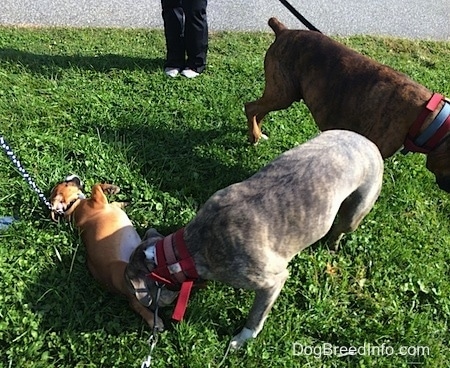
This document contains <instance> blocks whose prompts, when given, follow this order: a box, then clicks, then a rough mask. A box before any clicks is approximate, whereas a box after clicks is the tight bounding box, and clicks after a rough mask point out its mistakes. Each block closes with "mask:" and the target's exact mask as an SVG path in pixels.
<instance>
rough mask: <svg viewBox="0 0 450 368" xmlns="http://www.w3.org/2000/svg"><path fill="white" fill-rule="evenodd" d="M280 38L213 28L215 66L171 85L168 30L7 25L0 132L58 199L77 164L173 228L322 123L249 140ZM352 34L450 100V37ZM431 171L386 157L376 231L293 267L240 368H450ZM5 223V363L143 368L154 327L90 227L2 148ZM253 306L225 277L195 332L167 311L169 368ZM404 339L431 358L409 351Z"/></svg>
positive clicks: (0, 358) (214, 342)
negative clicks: (108, 284) (122, 289)
mask: <svg viewBox="0 0 450 368" xmlns="http://www.w3.org/2000/svg"><path fill="white" fill-rule="evenodd" d="M272 38H273V37H272V35H271V34H261V33H217V34H213V35H211V38H210V52H209V62H208V69H207V71H206V73H205V74H204V75H202V76H201V77H200V78H198V79H194V80H187V79H182V78H179V79H175V80H172V79H168V78H166V77H165V75H164V74H163V72H162V64H163V59H164V53H165V45H164V39H163V36H162V32H161V31H144V30H106V29H95V30H94V29H85V30H76V29H15V28H1V29H0V132H1V133H2V134H4V136H5V138H6V139H7V140H8V141H9V143H10V145H11V146H12V147H13V149H14V150H15V153H16V155H17V156H18V157H19V158H20V159H21V161H22V163H23V164H24V165H25V166H26V168H27V169H28V171H29V172H30V173H31V174H32V176H33V177H34V178H35V180H36V181H37V183H38V185H39V186H40V187H42V188H43V189H44V190H45V191H46V193H48V191H49V190H50V189H51V187H52V185H53V184H55V183H56V182H57V181H59V180H61V179H62V178H63V177H64V176H65V175H67V174H69V173H77V174H78V175H80V176H81V177H82V178H83V179H84V180H85V182H86V186H87V189H89V188H90V187H91V185H92V184H94V183H95V182H99V181H107V182H112V183H115V184H117V185H119V186H120V187H121V188H122V192H121V194H119V195H117V196H116V198H119V199H122V200H128V201H130V202H131V204H130V206H129V207H128V208H127V213H128V214H129V216H130V218H131V219H132V221H133V222H134V224H135V225H136V227H137V229H138V231H139V232H140V233H143V232H144V231H145V229H146V228H147V227H149V226H154V227H156V228H157V229H158V230H160V231H161V232H163V233H166V234H167V233H169V232H171V231H174V230H176V229H177V228H179V227H181V226H183V225H185V224H186V223H187V222H188V221H189V220H190V219H192V218H193V216H194V215H195V213H196V211H197V210H198V208H199V207H200V206H201V204H202V203H203V202H204V201H205V200H206V199H207V198H208V197H209V196H210V195H211V194H212V193H214V192H215V191H216V190H218V189H219V188H223V187H225V186H226V185H228V184H230V183H233V182H236V181H240V180H243V179H245V178H247V177H248V176H249V175H251V174H252V173H254V172H256V171H257V170H258V169H259V168H261V167H262V166H263V165H265V164H266V163H267V162H268V161H270V160H271V159H273V158H274V157H276V156H277V155H278V154H280V153H281V152H283V151H286V150H288V149H289V148H291V147H293V146H295V145H296V144H298V143H301V142H304V141H305V140H307V139H309V138H310V137H312V136H314V135H315V134H316V133H317V128H316V127H315V125H314V123H313V121H312V119H311V116H310V115H309V113H308V110H307V109H306V107H305V106H304V105H303V104H301V103H298V104H295V105H294V106H292V107H291V108H290V109H288V110H285V111H280V112H276V113H275V112H274V113H271V114H270V115H269V116H268V117H267V118H266V122H265V125H264V127H265V131H266V132H267V133H268V134H269V136H270V139H269V141H267V142H263V143H262V144H260V145H258V146H256V147H253V146H250V145H249V144H247V141H246V122H245V117H244V114H243V112H242V108H243V103H244V102H247V101H250V100H254V99H256V98H258V97H259V96H260V95H261V92H262V90H263V86H264V78H263V56H264V53H265V50H266V49H267V47H268V45H269V44H270V43H271V42H272ZM340 40H341V41H342V42H344V43H346V44H348V45H350V46H351V47H353V48H355V49H357V50H359V51H360V52H362V53H364V54H366V55H369V56H370V57H373V58H375V59H377V60H379V61H381V62H384V63H386V64H389V65H391V66H392V67H394V68H397V69H399V70H401V71H403V72H405V73H407V74H409V75H411V76H412V77H413V78H414V79H416V80H417V81H419V82H421V83H423V84H425V85H426V86H428V87H429V88H430V89H433V90H437V91H440V92H441V93H444V94H446V95H447V96H450V68H449V67H448V52H449V47H450V44H449V43H448V42H432V41H408V40H399V39H390V38H374V37H351V38H346V39H340ZM424 163H425V157H424V156H423V155H408V156H406V157H403V156H401V155H396V156H394V157H392V158H390V159H388V160H387V161H386V170H385V176H384V186H383V191H382V194H381V196H380V198H379V200H378V202H377V204H376V206H375V207H374V209H373V210H372V212H371V213H370V214H369V216H368V217H367V218H366V219H365V220H364V222H363V224H362V226H361V227H360V228H359V229H358V230H357V231H356V232H355V233H353V234H350V235H348V236H347V237H346V238H344V240H343V244H342V251H341V252H340V253H339V254H337V255H335V256H332V255H330V254H329V253H328V251H327V250H326V249H325V247H324V246H321V245H319V246H318V247H317V248H316V249H314V250H312V249H309V250H307V251H305V252H303V253H302V254H300V255H299V256H297V257H296V258H295V259H294V261H293V262H292V264H291V265H290V272H291V276H290V279H289V280H288V282H287V284H286V286H285V288H284V289H283V291H282V293H281V296H280V298H279V299H278V301H277V303H276V305H275V307H274V308H273V310H272V312H271V314H270V315H269V318H268V320H267V322H266V324H265V327H264V330H263V331H262V333H261V334H260V336H258V338H257V339H256V340H255V341H252V342H250V343H249V344H248V345H247V347H246V348H244V349H243V350H241V351H239V352H237V353H235V354H232V355H230V356H229V357H228V358H227V360H226V362H225V364H224V366H227V367H344V366H345V367H411V366H415V367H447V366H448V361H449V360H450V351H449V348H448V346H449V344H450V335H449V327H450V326H449V318H450V299H449V297H448V292H449V290H450V271H449V263H450V231H449V213H450V200H449V196H448V194H446V193H444V192H442V191H440V190H439V189H438V188H437V186H436V185H435V183H434V178H433V176H432V174H431V173H429V172H428V171H427V170H426V169H425V166H424ZM0 216H15V217H16V218H17V219H18V221H16V222H15V224H14V225H13V226H12V227H10V228H9V229H8V230H7V231H2V232H0V280H1V282H0V367H5V368H6V367H134V366H139V365H140V363H141V361H142V360H143V359H144V358H145V357H146V355H147V354H148V352H149V348H148V345H147V343H146V341H147V339H148V337H149V335H150V331H149V330H148V328H147V327H146V325H145V324H144V322H143V321H142V320H141V319H140V318H139V317H138V316H137V315H136V314H134V313H133V312H132V311H131V310H130V309H129V308H128V305H127V303H126V301H125V300H123V299H122V298H120V297H117V296H115V295H111V294H109V293H107V292H106V291H104V290H103V289H102V288H101V287H100V286H98V285H97V283H96V282H95V281H94V280H93V279H92V278H91V276H90V275H89V273H88V270H87V268H86V265H85V251H84V247H83V246H82V244H81V241H80V238H79V236H78V235H77V233H76V231H74V229H72V227H71V226H70V225H69V224H64V223H61V224H55V223H52V222H51V221H50V219H49V213H48V211H47V210H46V209H45V208H44V207H43V206H42V204H41V203H40V202H39V200H38V198H37V196H36V195H35V194H34V192H32V191H31V190H30V188H29V187H28V186H27V184H26V183H25V182H24V181H23V180H22V178H21V177H20V175H19V174H18V172H17V171H16V170H15V169H14V168H13V166H12V164H11V163H10V162H9V161H8V160H7V158H6V156H5V155H4V154H3V153H0ZM251 301H252V294H251V293H249V292H246V291H242V290H234V289H231V288H229V287H227V286H225V285H221V284H217V283H210V284H209V286H208V288H207V289H206V290H202V291H200V292H198V293H196V294H195V295H194V296H193V297H192V299H191V301H190V304H189V308H188V311H187V315H186V319H185V321H184V322H182V323H181V324H172V323H170V321H169V319H170V313H171V310H170V309H168V310H163V311H162V314H163V317H164V318H165V319H166V320H167V330H166V331H165V332H164V333H162V334H161V335H160V340H159V342H158V345H157V346H156V349H155V351H154V354H153V365H152V366H154V367H208V366H211V367H215V366H217V365H218V364H219V362H220V361H221V359H222V356H223V354H224V351H225V349H226V346H227V344H228V341H229V339H230V337H231V336H232V334H233V333H235V332H236V331H238V330H239V329H240V328H241V327H242V326H243V322H244V319H245V317H246V315H247V311H248V308H249V306H250V303H251ZM323 344H332V345H333V346H337V347H350V346H354V347H361V346H364V344H366V346H367V344H369V345H371V346H376V347H381V346H382V344H384V346H388V347H391V348H393V349H395V352H396V353H395V354H393V355H389V356H388V355H386V354H384V355H382V354H381V353H380V354H365V355H364V354H358V355H355V356H343V357H340V356H337V355H335V354H332V355H326V356H322V357H315V356H314V354H308V355H306V354H303V355H302V354H300V350H299V346H300V345H304V346H310V347H312V348H314V349H315V350H314V351H315V353H316V355H318V353H320V350H319V349H320V347H321V346H322V345H323ZM294 346H295V347H296V350H293V347H294ZM326 346H328V345H326ZM401 346H411V347H416V346H425V347H427V348H428V349H429V352H428V353H427V354H424V355H423V354H419V355H417V356H412V355H407V356H403V355H401V354H398V353H397V352H398V351H399V349H400V347H401ZM322 352H324V353H326V351H322ZM389 352H390V350H389ZM294 353H298V354H294ZM310 353H311V352H310Z"/></svg>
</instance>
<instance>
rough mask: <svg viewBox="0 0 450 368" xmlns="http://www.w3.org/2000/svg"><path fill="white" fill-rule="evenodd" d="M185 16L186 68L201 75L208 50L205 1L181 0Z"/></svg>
mask: <svg viewBox="0 0 450 368" xmlns="http://www.w3.org/2000/svg"><path fill="white" fill-rule="evenodd" d="M182 2H183V9H184V14H185V17H186V19H185V21H186V22H185V29H184V35H185V42H186V53H187V61H186V66H187V67H188V68H190V69H192V70H194V71H196V72H197V73H201V72H202V71H203V70H204V69H205V66H206V53H207V50H208V22H207V19H206V6H207V0H182Z"/></svg>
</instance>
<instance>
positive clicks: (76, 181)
mask: <svg viewBox="0 0 450 368" xmlns="http://www.w3.org/2000/svg"><path fill="white" fill-rule="evenodd" d="M64 181H65V182H66V183H69V182H72V183H74V184H75V185H76V186H77V187H78V188H80V189H81V190H83V189H84V183H83V181H82V180H81V179H80V177H79V176H78V175H69V176H67V177H66V179H65V180H64Z"/></svg>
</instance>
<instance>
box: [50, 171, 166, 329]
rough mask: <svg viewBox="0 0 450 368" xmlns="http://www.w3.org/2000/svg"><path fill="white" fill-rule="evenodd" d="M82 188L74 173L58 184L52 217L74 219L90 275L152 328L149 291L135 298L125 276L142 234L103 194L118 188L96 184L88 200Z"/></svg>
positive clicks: (118, 205) (159, 322) (159, 326)
mask: <svg viewBox="0 0 450 368" xmlns="http://www.w3.org/2000/svg"><path fill="white" fill-rule="evenodd" d="M82 189H83V185H82V182H81V180H80V178H78V177H77V176H75V175H71V176H69V177H67V178H66V179H65V180H64V181H62V182H60V183H58V184H57V185H56V186H55V187H54V188H53V189H52V192H51V195H50V202H51V204H52V210H53V211H52V219H53V220H56V214H57V213H59V214H60V215H62V216H64V217H65V218H66V219H71V220H73V222H74V224H75V226H76V227H78V229H79V230H80V233H81V239H82V240H83V243H84V245H85V247H86V253H87V265H88V268H89V271H90V272H91V274H92V276H94V278H95V279H96V280H97V281H98V282H100V283H101V284H102V285H103V286H104V287H106V288H107V289H108V290H110V291H112V292H115V293H118V294H122V295H124V296H125V297H126V298H127V299H128V301H129V302H130V306H131V308H132V309H133V310H134V311H135V312H137V313H139V314H140V315H141V316H142V318H144V320H145V321H146V322H147V324H148V325H149V326H150V327H151V328H153V327H154V325H155V315H154V313H153V312H152V311H151V310H150V309H149V308H147V307H149V306H150V301H151V299H150V298H149V296H148V293H146V292H144V291H141V293H140V294H139V295H140V297H141V300H138V299H136V296H135V295H134V290H133V292H131V291H130V290H129V288H128V283H127V282H126V280H125V276H124V274H125V269H126V267H127V265H128V261H129V259H130V256H131V254H132V253H133V252H134V250H135V249H136V248H137V246H138V245H139V244H140V243H141V237H140V236H139V234H138V233H137V231H136V229H135V228H134V227H133V224H132V223H131V221H130V219H129V218H128V216H127V214H126V213H125V212H124V211H123V210H122V208H123V206H124V204H123V203H121V202H111V203H109V202H108V200H107V198H106V196H105V193H108V194H115V193H118V192H119V190H120V189H119V187H118V186H116V185H111V184H95V185H94V186H93V187H92V190H91V197H90V198H88V199H85V197H84V194H83V191H82ZM155 328H157V329H159V330H162V329H163V323H162V320H161V319H160V318H157V320H156V326H155Z"/></svg>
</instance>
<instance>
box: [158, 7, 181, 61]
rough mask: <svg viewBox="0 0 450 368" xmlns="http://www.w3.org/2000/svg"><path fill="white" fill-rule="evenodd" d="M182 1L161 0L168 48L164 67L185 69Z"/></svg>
mask: <svg viewBox="0 0 450 368" xmlns="http://www.w3.org/2000/svg"><path fill="white" fill-rule="evenodd" d="M181 2H182V0H161V5H162V18H163V21H164V35H165V37H166V48H167V53H166V62H165V63H164V68H178V69H183V68H184V66H185V53H186V48H185V41H184V24H185V19H184V12H183V7H182V6H181Z"/></svg>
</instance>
